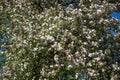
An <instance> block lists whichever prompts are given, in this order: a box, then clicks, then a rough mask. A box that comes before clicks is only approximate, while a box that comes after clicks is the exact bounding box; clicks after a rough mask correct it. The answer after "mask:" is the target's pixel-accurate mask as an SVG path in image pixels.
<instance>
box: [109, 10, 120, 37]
mask: <svg viewBox="0 0 120 80" xmlns="http://www.w3.org/2000/svg"><path fill="white" fill-rule="evenodd" d="M110 16H111V17H115V18H117V19H119V20H120V12H112V13H111V14H110ZM118 26H119V27H120V24H118ZM110 32H111V33H112V34H113V35H115V34H116V32H115V31H113V30H110Z"/></svg>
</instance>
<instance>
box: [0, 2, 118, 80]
mask: <svg viewBox="0 0 120 80" xmlns="http://www.w3.org/2000/svg"><path fill="white" fill-rule="evenodd" d="M85 3H87V5H86V4H85ZM98 3H99V1H98V0H92V1H91V0H89V3H88V1H87V0H80V2H79V5H78V8H76V9H73V8H72V5H71V4H70V5H69V6H68V7H67V8H66V9H65V10H64V9H63V7H62V6H61V5H60V4H58V6H55V7H54V6H53V7H50V8H49V9H46V8H45V9H44V11H43V12H41V13H38V12H36V10H35V9H34V7H33V6H32V2H30V1H29V0H13V1H11V2H7V1H4V0H2V1H1V3H0V7H1V14H2V18H1V19H4V20H3V22H7V23H1V24H0V25H1V26H2V27H5V29H4V30H5V32H6V34H7V37H8V38H9V39H10V41H9V42H6V41H5V40H6V38H5V39H4V42H3V44H2V45H1V46H2V47H3V48H4V49H5V51H2V53H3V54H5V62H4V63H2V65H3V73H2V78H3V79H8V80H57V79H61V78H65V80H71V79H76V80H81V78H82V77H85V78H87V79H88V80H89V79H92V80H97V79H98V80H106V79H108V80H110V79H113V80H117V79H119V78H120V77H119V75H120V74H119V71H120V66H119V58H120V55H119V54H120V48H119V46H120V42H119V41H120V33H119V31H118V27H117V24H118V23H119V20H118V19H116V18H110V17H109V16H108V14H109V13H110V12H112V11H113V10H114V9H115V8H116V5H115V4H109V3H108V2H107V1H103V2H102V3H101V4H98ZM6 26H7V27H6ZM110 28H113V29H115V30H116V31H117V33H116V35H112V33H110V31H109V29H110Z"/></svg>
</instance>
